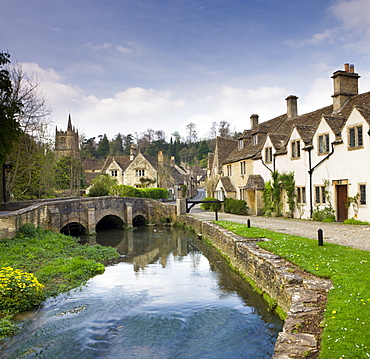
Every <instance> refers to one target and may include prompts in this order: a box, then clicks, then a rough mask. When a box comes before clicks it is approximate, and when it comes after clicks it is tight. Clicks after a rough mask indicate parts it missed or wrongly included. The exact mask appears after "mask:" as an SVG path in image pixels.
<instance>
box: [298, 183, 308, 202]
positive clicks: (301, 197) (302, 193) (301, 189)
mask: <svg viewBox="0 0 370 359" xmlns="http://www.w3.org/2000/svg"><path fill="white" fill-rule="evenodd" d="M296 193H297V203H299V204H306V203H307V201H306V186H297V187H296Z"/></svg>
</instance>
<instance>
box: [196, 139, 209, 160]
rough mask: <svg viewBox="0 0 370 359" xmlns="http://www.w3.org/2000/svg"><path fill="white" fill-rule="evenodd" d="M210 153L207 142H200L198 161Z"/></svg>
mask: <svg viewBox="0 0 370 359" xmlns="http://www.w3.org/2000/svg"><path fill="white" fill-rule="evenodd" d="M209 152H211V150H210V149H209V146H208V143H207V141H202V142H201V143H200V146H199V149H198V160H199V161H201V160H203V159H205V158H208V153H209Z"/></svg>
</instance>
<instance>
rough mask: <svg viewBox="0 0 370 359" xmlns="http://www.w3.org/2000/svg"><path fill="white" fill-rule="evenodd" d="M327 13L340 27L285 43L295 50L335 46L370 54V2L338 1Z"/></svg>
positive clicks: (357, 0)
mask: <svg viewBox="0 0 370 359" xmlns="http://www.w3.org/2000/svg"><path fill="white" fill-rule="evenodd" d="M327 13H328V14H329V15H331V17H332V18H334V19H335V20H337V21H338V22H339V25H337V26H333V27H332V28H326V29H324V30H323V31H321V32H319V33H315V34H313V35H312V36H311V37H310V38H308V39H303V40H300V41H299V40H298V41H293V40H286V41H285V42H284V43H285V45H287V46H290V47H293V48H302V47H305V46H319V45H327V44H333V45H335V46H343V47H344V48H345V49H352V50H356V51H357V52H359V53H364V54H370V1H369V0H337V1H335V2H334V3H333V4H332V5H331V6H329V7H328V9H327Z"/></svg>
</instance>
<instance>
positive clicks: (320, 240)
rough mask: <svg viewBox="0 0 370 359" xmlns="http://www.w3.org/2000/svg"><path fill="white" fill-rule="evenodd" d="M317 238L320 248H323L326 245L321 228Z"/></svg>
mask: <svg viewBox="0 0 370 359" xmlns="http://www.w3.org/2000/svg"><path fill="white" fill-rule="evenodd" d="M317 236H318V242H319V246H323V245H324V239H323V238H324V237H323V233H322V229H321V228H320V229H319V230H318V231H317Z"/></svg>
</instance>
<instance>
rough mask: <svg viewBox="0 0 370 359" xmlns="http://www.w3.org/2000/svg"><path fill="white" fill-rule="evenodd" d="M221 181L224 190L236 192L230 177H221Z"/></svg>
mask: <svg viewBox="0 0 370 359" xmlns="http://www.w3.org/2000/svg"><path fill="white" fill-rule="evenodd" d="M220 181H221V184H222V187H223V188H224V190H225V191H226V192H236V189H235V187H234V186H233V184H232V183H231V181H230V178H229V177H226V176H223V177H220Z"/></svg>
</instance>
